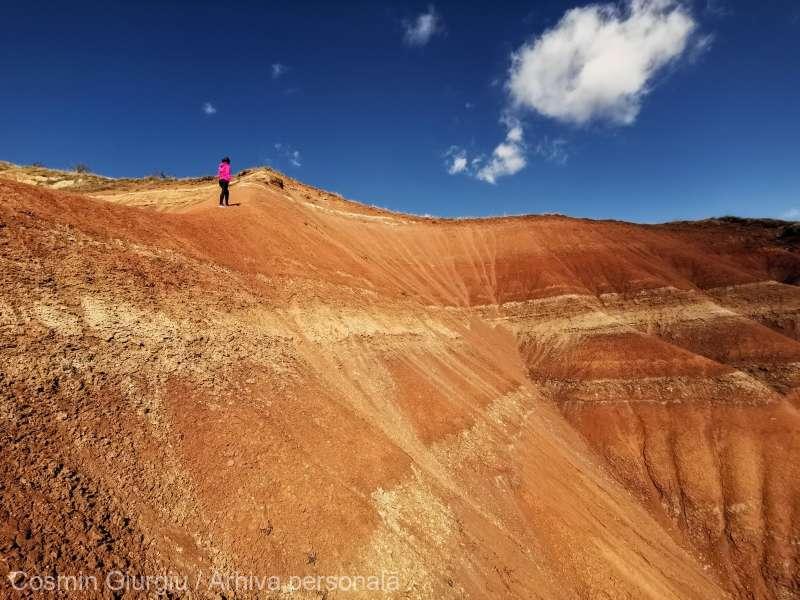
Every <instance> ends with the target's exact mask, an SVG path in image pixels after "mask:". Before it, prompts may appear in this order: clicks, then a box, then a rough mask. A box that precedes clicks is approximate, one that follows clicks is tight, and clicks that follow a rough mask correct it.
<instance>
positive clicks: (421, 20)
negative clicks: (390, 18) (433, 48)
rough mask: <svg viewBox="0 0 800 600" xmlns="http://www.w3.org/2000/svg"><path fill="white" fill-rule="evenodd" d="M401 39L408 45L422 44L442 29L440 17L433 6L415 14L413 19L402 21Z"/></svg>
mask: <svg viewBox="0 0 800 600" xmlns="http://www.w3.org/2000/svg"><path fill="white" fill-rule="evenodd" d="M403 27H404V29H405V34H404V35H403V40H404V41H405V43H406V44H407V45H409V46H424V45H426V44H427V43H428V42H430V41H431V38H432V37H433V36H434V35H436V34H437V33H439V32H440V31H441V30H442V19H441V17H439V14H438V13H437V12H436V9H435V8H434V7H433V6H429V7H428V12H424V13H422V14H419V15H417V18H416V19H414V20H413V21H403Z"/></svg>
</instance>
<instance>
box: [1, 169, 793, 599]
mask: <svg viewBox="0 0 800 600" xmlns="http://www.w3.org/2000/svg"><path fill="white" fill-rule="evenodd" d="M23 175H24V172H23V171H21V170H15V169H10V168H6V169H5V171H3V170H0V177H6V179H0V278H2V281H0V290H1V291H0V347H2V354H1V355H0V444H2V454H0V575H7V574H9V573H12V574H13V573H15V572H18V571H21V572H23V573H24V574H17V575H16V576H15V577H12V579H13V580H14V581H11V580H8V579H7V578H6V577H3V579H2V580H1V581H0V597H2V598H16V597H20V598H21V597H67V594H64V593H61V594H60V595H59V593H57V592H46V593H39V592H34V591H32V590H31V589H30V584H31V582H32V579H31V578H32V577H33V576H35V575H41V576H45V575H77V574H78V573H82V574H84V575H92V574H93V575H96V576H97V577H98V578H99V581H100V585H99V586H98V588H99V589H97V590H90V591H83V592H80V593H79V594H78V595H76V597H87V598H92V597H124V598H138V597H155V594H154V592H153V591H152V590H151V591H149V592H145V591H138V590H134V589H129V590H128V591H127V592H125V591H124V590H123V591H119V592H115V591H113V590H109V589H107V588H105V587H104V579H103V578H104V577H105V576H106V575H107V573H108V572H109V571H114V570H119V571H121V572H123V573H125V574H127V575H129V576H130V577H136V576H142V575H151V574H152V575H155V574H161V573H165V572H166V573H172V574H176V575H180V576H186V577H188V578H189V580H188V581H189V587H190V588H191V589H189V590H187V591H184V590H182V589H178V590H173V591H172V592H170V593H171V597H176V598H183V597H194V598H228V599H230V598H255V597H258V598H264V597H274V598H284V597H287V598H288V597H296V598H321V597H327V598H351V597H352V598H380V597H391V598H437V599H438V598H520V599H529V598H559V599H560V598H592V599H594V598H598V599H599V598H674V599H681V600H682V599H687V598H708V599H712V598H713V599H716V598H724V597H732V598H743V599H744V598H764V599H767V598H769V599H776V600H777V599H781V600H784V599H787V598H798V597H800V415H799V414H798V407H800V402H798V400H797V398H798V395H797V393H796V392H795V390H798V389H800V327H799V321H800V316H799V315H800V292H799V291H798V288H797V287H795V285H794V284H795V283H797V282H798V281H800V256H799V255H798V254H797V251H796V248H795V246H794V240H793V238H792V237H791V235H790V233H791V232H790V231H788V230H787V229H786V228H785V227H784V225H783V224H781V223H777V222H771V221H763V222H762V221H736V220H717V221H707V222H698V223H679V224H669V225H661V226H641V225H633V224H628V223H622V222H612V221H602V222H598V221H588V220H578V219H571V218H566V217H561V216H541V217H539V216H536V217H534V216H532V217H520V218H502V219H486V220H442V219H425V218H418V217H412V216H407V215H401V214H396V213H390V212H387V211H381V210H378V209H373V208H369V207H365V206H363V205H359V204H356V203H352V202H348V201H345V200H343V199H341V198H340V197H338V196H335V195H332V194H328V193H325V192H322V191H320V190H317V189H314V188H311V187H308V186H304V185H302V184H300V183H298V182H296V181H293V180H290V179H288V178H284V179H283V184H284V186H283V187H280V186H279V185H277V182H276V181H274V178H275V176H276V175H275V174H274V173H272V172H269V171H267V170H256V171H253V172H250V173H247V174H245V175H243V176H240V177H238V178H237V179H236V181H235V182H234V184H233V185H232V187H231V200H232V202H234V203H235V204H236V206H233V207H231V208H228V209H218V208H217V207H216V206H215V204H216V198H215V197H216V193H217V192H216V187H215V184H214V182H213V181H211V182H209V181H205V180H185V181H179V182H163V183H162V182H157V181H149V182H138V183H137V182H131V181H126V182H120V183H115V182H114V181H113V180H103V181H102V182H100V183H98V182H95V181H94V180H91V181H88V183H86V182H84V183H83V184H81V185H75V186H72V187H73V188H74V189H76V190H82V191H81V193H80V194H79V193H76V192H68V191H64V190H51V189H46V187H41V186H40V187H35V186H33V185H29V184H27V183H21V182H20V181H29V179H25V178H24V177H23ZM59 181H62V180H61V179H59ZM32 182H33V183H39V184H44V185H46V181H40V180H33V181H32ZM70 185H71V184H63V185H61V184H60V185H59V187H64V188H65V189H69V186H70ZM81 186H83V187H81ZM787 231H788V233H787ZM215 573H217V574H218V573H240V574H253V575H257V576H269V575H275V576H279V577H284V578H288V577H289V576H292V575H295V576H303V575H364V576H368V575H381V574H384V575H385V574H391V575H392V576H394V577H396V580H397V582H398V586H399V589H397V590H394V589H383V590H380V591H376V590H366V589H361V590H359V591H342V590H335V589H318V590H313V591H312V590H296V591H292V590H290V589H288V588H284V589H283V590H282V591H273V592H269V593H267V592H261V593H260V594H259V593H257V592H256V591H253V590H252V589H244V588H243V587H237V586H236V585H231V586H228V587H227V588H226V589H223V587H214V586H210V585H209V583H210V582H211V581H212V577H213V576H214V574H215ZM26 585H27V586H28V588H26V589H25V590H23V591H17V590H15V589H14V586H16V587H25V586H26ZM166 596H167V597H169V594H166Z"/></svg>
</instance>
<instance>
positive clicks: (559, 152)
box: [534, 136, 569, 166]
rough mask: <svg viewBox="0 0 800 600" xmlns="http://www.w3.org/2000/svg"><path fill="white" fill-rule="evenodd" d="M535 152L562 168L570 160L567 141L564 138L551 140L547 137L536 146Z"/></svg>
mask: <svg viewBox="0 0 800 600" xmlns="http://www.w3.org/2000/svg"><path fill="white" fill-rule="evenodd" d="M534 152H536V154H537V155H538V156H541V157H542V158H543V159H544V160H546V161H548V162H551V163H555V164H557V165H561V166H563V165H565V164H567V160H569V153H568V152H567V140H565V139H563V138H554V139H550V138H548V137H546V136H545V137H544V138H542V139H541V140H539V142H538V143H537V144H536V147H535V148H534Z"/></svg>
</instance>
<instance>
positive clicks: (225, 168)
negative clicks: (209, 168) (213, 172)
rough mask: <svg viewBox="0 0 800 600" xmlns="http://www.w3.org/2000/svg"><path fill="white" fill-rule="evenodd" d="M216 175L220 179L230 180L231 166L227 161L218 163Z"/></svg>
mask: <svg viewBox="0 0 800 600" xmlns="http://www.w3.org/2000/svg"><path fill="white" fill-rule="evenodd" d="M217 176H218V177H219V178H220V179H221V180H222V181H230V180H231V166H230V165H229V164H228V163H224V162H221V163H219V169H217Z"/></svg>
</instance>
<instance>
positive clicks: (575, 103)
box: [507, 0, 697, 124]
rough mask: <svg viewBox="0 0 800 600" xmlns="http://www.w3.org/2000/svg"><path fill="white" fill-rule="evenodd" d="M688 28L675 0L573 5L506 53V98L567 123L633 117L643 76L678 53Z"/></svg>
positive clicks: (684, 44) (692, 27)
mask: <svg viewBox="0 0 800 600" xmlns="http://www.w3.org/2000/svg"><path fill="white" fill-rule="evenodd" d="M696 28H697V24H696V23H695V21H694V19H693V18H692V16H691V14H690V12H689V11H688V9H687V8H686V7H685V6H684V5H682V4H679V3H678V2H677V1H676V0H628V4H627V6H626V7H625V8H624V9H620V8H619V7H618V6H616V5H614V4H604V5H598V4H593V5H589V6H585V7H581V8H574V9H572V10H569V11H567V13H566V14H565V15H564V16H563V17H562V18H561V20H560V21H559V22H558V24H557V25H556V26H555V27H554V28H553V29H550V30H549V31H546V32H545V33H544V34H542V35H541V36H539V37H538V38H536V39H535V40H533V41H531V42H530V43H528V44H525V45H523V46H522V47H521V48H520V49H519V50H517V51H516V52H515V53H514V54H513V55H512V66H511V69H510V77H509V80H508V82H507V88H508V91H509V94H510V96H511V100H512V102H513V103H514V105H515V106H517V107H525V108H530V109H533V110H535V111H537V112H538V113H540V114H542V115H545V116H548V117H552V118H555V119H558V120H561V121H565V122H570V123H577V124H582V123H586V122H588V121H591V120H594V119H605V120H608V121H610V122H612V123H618V124H630V123H633V121H634V120H635V119H636V116H637V115H638V113H639V109H640V107H641V101H642V98H643V97H644V96H645V95H646V94H647V92H648V91H649V87H648V82H650V81H651V80H652V78H653V77H654V76H655V74H656V73H657V72H658V71H659V70H660V69H662V68H663V67H664V66H665V65H667V64H669V63H670V62H671V61H673V60H675V59H677V58H678V57H680V56H681V54H683V52H684V51H685V50H686V49H687V47H689V44H690V39H691V37H692V34H693V32H694V31H695V30H696Z"/></svg>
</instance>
